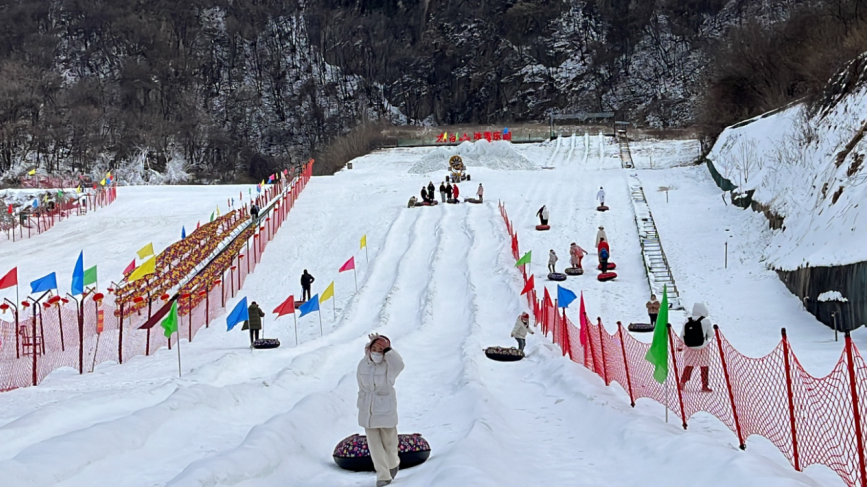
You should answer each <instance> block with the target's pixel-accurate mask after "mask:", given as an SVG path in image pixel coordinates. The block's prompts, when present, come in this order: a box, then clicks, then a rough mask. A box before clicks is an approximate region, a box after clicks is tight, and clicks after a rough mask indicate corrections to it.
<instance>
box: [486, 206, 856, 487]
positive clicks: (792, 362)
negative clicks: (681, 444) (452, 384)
mask: <svg viewBox="0 0 867 487" xmlns="http://www.w3.org/2000/svg"><path fill="white" fill-rule="evenodd" d="M500 213H501V214H502V216H503V220H504V221H505V222H506V228H507V230H508V232H509V236H510V238H511V251H512V256H513V257H514V258H515V260H517V259H519V258H520V251H519V248H518V236H517V234H516V233H515V231H514V227H513V225H512V223H511V222H510V221H509V217H508V215H507V213H506V210H505V207H504V206H503V205H502V203H501V204H500ZM522 272H523V276H524V284H525V285H526V283H527V279H528V276H527V273H526V269H524V270H523V271H522ZM527 305H528V306H529V307H530V308H531V309H532V310H533V314H534V316H535V321H536V324H537V326H540V327H541V329H542V331H543V333H544V334H545V336H551V338H552V340H553V342H554V343H555V344H557V345H559V346H560V348H561V349H562V351H563V355H564V356H565V355H568V356H569V357H570V358H571V359H572V361H574V362H577V363H579V364H582V365H583V366H584V367H586V368H587V369H589V370H591V371H593V372H595V373H596V374H597V375H599V377H601V378H602V380H603V381H605V384H606V385H610V384H611V383H613V382H616V383H617V384H619V385H620V387H622V388H623V390H624V391H625V392H626V394H628V395H629V399H630V402H631V403H632V405H633V406H635V401H636V400H638V399H641V398H648V399H652V400H654V401H656V402H658V403H660V404H664V405H665V406H666V407H667V408H668V409H670V410H671V411H673V412H674V413H675V414H676V415H677V417H679V418H680V420H681V422H682V424H683V427H684V429H686V427H687V425H688V421H689V419H690V418H691V417H692V416H693V415H694V414H695V413H697V412H699V411H703V412H705V413H709V414H711V415H713V416H714V417H716V418H717V419H719V420H720V421H722V422H723V423H724V424H725V425H726V426H728V427H729V429H730V430H731V431H732V433H734V434H735V435H736V436H737V438H738V443H739V444H740V446H741V448H742V449H744V448H746V439H747V438H749V437H750V436H751V435H759V436H762V437H765V438H767V439H768V440H770V441H771V443H773V444H774V445H776V446H777V448H779V450H780V451H781V452H782V453H783V454H784V455H785V456H786V458H788V459H789V461H791V462H792V465H793V466H794V467H795V469H796V470H799V471H800V470H803V469H804V468H806V467H808V466H810V465H814V464H820V465H825V466H827V467H829V468H831V469H832V470H834V471H835V472H836V473H837V474H838V475H839V476H840V477H841V478H842V479H843V480H844V481H845V482H846V484H847V485H850V486H861V487H865V486H867V472H865V451H864V445H865V440H867V437H865V426H867V425H865V423H864V417H865V414H867V406H865V396H864V392H865V391H867V365H865V363H864V360H863V358H862V357H861V354H860V353H859V352H858V349H857V348H856V347H855V345H854V344H853V343H852V339H851V338H850V337H849V335H848V333H847V335H846V341H845V349H844V352H843V354H842V355H841V357H840V359H839V361H838V362H837V365H836V366H835V367H834V370H833V371H832V372H831V373H830V374H828V375H827V376H825V377H814V376H812V375H810V374H809V373H808V372H807V371H806V370H805V369H804V367H803V366H802V365H801V363H800V362H799V361H798V358H797V357H796V356H795V354H794V352H793V351H792V349H791V346H790V345H789V342H788V339H787V337H786V331H785V329H783V330H782V339H781V341H780V344H779V345H778V346H777V347H776V348H775V349H774V350H773V351H772V352H771V353H769V354H768V355H766V356H764V357H760V358H753V357H747V356H745V355H743V354H741V353H740V352H738V351H737V350H736V349H735V348H734V346H733V345H732V344H731V342H729V341H728V340H727V339H726V338H725V336H724V335H723V334H722V332H721V331H720V330H719V328H718V327H717V326H716V325H714V332H715V339H714V340H712V341H711V342H710V343H709V344H708V346H707V348H706V350H707V353H708V356H707V358H708V361H707V364H708V371H707V373H708V376H709V385H710V388H711V389H712V392H701V390H700V389H701V382H702V379H701V371H700V370H694V371H693V373H692V376H691V378H690V380H688V381H687V382H686V383H685V384H681V382H680V381H678V380H677V379H678V377H681V378H683V374H684V367H685V363H684V359H683V354H682V353H681V352H682V350H683V348H684V345H683V343H682V341H681V340H680V337H679V336H678V335H677V333H676V332H675V331H674V330H672V328H671V326H670V325H669V327H668V341H669V365H668V370H669V371H668V379H667V381H666V384H668V387H667V388H666V387H665V386H663V384H660V383H659V382H657V381H656V380H655V379H654V378H653V370H654V367H653V365H651V364H650V362H648V361H647V360H646V359H645V355H646V354H647V351H648V349H649V348H650V344H649V343H644V342H641V341H639V340H637V339H635V338H634V337H633V336H632V335H631V334H629V333H628V332H627V331H625V330H624V329H623V325H622V324H621V323H620V322H617V329H616V331H615V332H614V333H609V332H608V330H607V329H606V328H605V326H604V325H603V324H602V319H601V318H597V320H596V323H593V322H592V321H591V320H590V319H589V318H588V317H587V316H584V317H583V320H581V321H583V322H584V323H583V325H584V326H583V328H582V327H581V326H576V325H575V324H573V323H572V321H571V320H570V319H569V318H568V317H567V316H566V310H565V309H563V310H562V312H560V311H559V309H558V307H557V303H556V301H554V302H552V301H551V299H550V296H548V295H547V292H546V293H545V296H544V297H543V298H542V299H541V300H540V299H538V297H537V295H536V291H535V290H532V291H530V292H529V293H527ZM697 368H700V367H697Z"/></svg>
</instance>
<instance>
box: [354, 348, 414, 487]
mask: <svg viewBox="0 0 867 487" xmlns="http://www.w3.org/2000/svg"><path fill="white" fill-rule="evenodd" d="M402 370H403V359H402V358H401V356H400V354H398V353H397V351H395V350H394V349H393V348H391V341H389V339H388V338H386V337H384V336H381V335H378V334H376V333H374V334H371V335H370V342H369V343H368V344H367V346H365V347H364V358H363V359H361V362H359V363H358V370H357V372H356V376H357V378H358V404H357V405H358V425H359V426H361V427H363V428H364V432H365V434H366V435H367V446H368V448H369V449H370V458H371V459H372V460H373V466H374V468H375V469H376V487H383V486H385V485H388V484H390V483H391V481H392V480H394V477H395V476H396V475H397V470H398V466H399V465H400V458H399V457H398V455H397V453H398V440H397V393H396V391H395V390H394V381H395V380H397V376H398V375H399V374H400V372H401V371H402Z"/></svg>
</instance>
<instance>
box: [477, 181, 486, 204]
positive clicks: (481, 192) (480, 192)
mask: <svg viewBox="0 0 867 487" xmlns="http://www.w3.org/2000/svg"><path fill="white" fill-rule="evenodd" d="M476 196H478V197H479V202H480V203H481V202H482V201H484V196H485V188H483V187H482V183H479V189H477V190H476Z"/></svg>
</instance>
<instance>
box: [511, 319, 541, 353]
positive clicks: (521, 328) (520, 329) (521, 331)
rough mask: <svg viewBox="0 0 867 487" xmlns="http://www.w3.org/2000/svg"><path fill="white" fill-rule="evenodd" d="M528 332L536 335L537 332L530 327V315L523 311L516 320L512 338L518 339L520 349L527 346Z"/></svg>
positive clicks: (522, 349)
mask: <svg viewBox="0 0 867 487" xmlns="http://www.w3.org/2000/svg"><path fill="white" fill-rule="evenodd" d="M527 333H530V334H531V335H535V334H536V333H535V332H534V331H533V329H532V328H530V315H529V314H527V312H526V311H525V312H523V313H521V316H519V317H518V320H517V321H515V327H514V328H512V338H514V339H515V340H517V341H518V350H520V351H522V352H523V351H524V347H525V346H527Z"/></svg>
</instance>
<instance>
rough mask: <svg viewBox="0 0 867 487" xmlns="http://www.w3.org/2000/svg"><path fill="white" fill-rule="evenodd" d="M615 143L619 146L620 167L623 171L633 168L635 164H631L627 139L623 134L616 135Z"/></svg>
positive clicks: (630, 153)
mask: <svg viewBox="0 0 867 487" xmlns="http://www.w3.org/2000/svg"><path fill="white" fill-rule="evenodd" d="M617 143H618V145H619V146H620V165H621V166H623V168H624V169H633V168H635V164H633V163H632V152H631V151H630V150H629V138H628V137H627V136H626V133H625V132H624V133H623V134H618V135H617Z"/></svg>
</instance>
